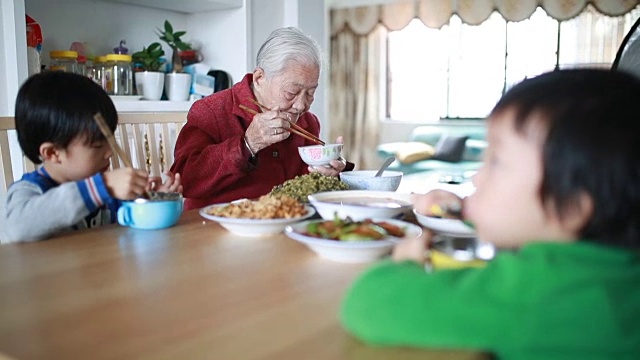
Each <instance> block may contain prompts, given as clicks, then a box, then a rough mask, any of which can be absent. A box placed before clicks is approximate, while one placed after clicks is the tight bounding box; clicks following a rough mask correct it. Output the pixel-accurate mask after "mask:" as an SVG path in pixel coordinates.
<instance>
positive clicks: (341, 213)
mask: <svg viewBox="0 0 640 360" xmlns="http://www.w3.org/2000/svg"><path fill="white" fill-rule="evenodd" d="M309 203H311V205H313V207H315V208H316V211H318V214H320V216H322V218H323V219H325V220H333V219H334V218H335V217H336V216H338V217H340V218H343V219H344V218H346V217H350V218H351V219H352V220H354V221H360V220H364V219H373V218H385V219H390V218H399V217H402V216H404V215H405V214H407V213H410V212H411V209H413V203H412V202H411V195H410V194H400V193H397V192H395V191H372V190H343V191H327V192H320V193H316V194H312V195H309Z"/></svg>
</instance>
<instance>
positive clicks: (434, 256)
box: [430, 250, 487, 269]
mask: <svg viewBox="0 0 640 360" xmlns="http://www.w3.org/2000/svg"><path fill="white" fill-rule="evenodd" d="M430 259H431V264H432V266H433V267H434V268H435V269H463V268H469V267H471V268H479V267H484V266H485V265H486V264H487V262H486V261H484V260H479V259H475V260H469V261H461V260H456V259H454V258H453V257H451V256H449V255H447V254H445V253H443V252H441V251H438V250H431V251H430Z"/></svg>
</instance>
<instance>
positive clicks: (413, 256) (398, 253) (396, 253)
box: [391, 231, 431, 264]
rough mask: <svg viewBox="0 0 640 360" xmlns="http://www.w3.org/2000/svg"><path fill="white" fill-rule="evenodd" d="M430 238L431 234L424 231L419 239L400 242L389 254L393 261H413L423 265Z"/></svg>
mask: <svg viewBox="0 0 640 360" xmlns="http://www.w3.org/2000/svg"><path fill="white" fill-rule="evenodd" d="M430 237H431V234H430V233H429V232H428V231H425V232H423V233H422V235H420V237H417V238H413V239H405V240H402V241H400V242H399V243H398V244H397V245H396V246H395V247H394V248H393V252H392V253H391V257H392V258H393V261H396V262H400V261H404V260H413V261H415V262H417V263H419V264H424V263H425V262H426V261H427V258H426V251H427V244H428V243H429V239H430Z"/></svg>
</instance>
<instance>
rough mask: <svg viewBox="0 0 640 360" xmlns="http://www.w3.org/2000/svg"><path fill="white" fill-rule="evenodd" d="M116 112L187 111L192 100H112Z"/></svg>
mask: <svg viewBox="0 0 640 360" xmlns="http://www.w3.org/2000/svg"><path fill="white" fill-rule="evenodd" d="M113 103H114V104H115V105H116V110H118V112H187V111H189V109H190V108H191V105H193V103H194V101H146V100H139V101H118V100H115V101H114V102H113Z"/></svg>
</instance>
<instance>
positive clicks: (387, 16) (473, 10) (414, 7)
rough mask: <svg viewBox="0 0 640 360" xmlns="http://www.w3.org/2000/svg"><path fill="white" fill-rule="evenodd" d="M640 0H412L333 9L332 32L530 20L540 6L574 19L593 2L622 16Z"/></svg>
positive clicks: (610, 13)
mask: <svg viewBox="0 0 640 360" xmlns="http://www.w3.org/2000/svg"><path fill="white" fill-rule="evenodd" d="M638 3H640V1H638V0H413V1H400V2H395V3H391V4H386V5H375V6H362V7H355V8H346V9H335V10H332V11H331V35H332V36H334V35H336V34H338V33H339V32H340V31H342V30H343V29H344V28H345V27H349V28H350V29H351V30H352V31H353V32H354V33H356V34H358V35H367V34H369V33H370V32H371V31H373V29H374V28H375V27H376V25H378V24H381V25H382V26H384V27H385V28H386V29H387V30H389V31H393V30H400V29H402V28H404V27H405V26H407V24H409V22H410V21H411V20H412V19H414V18H418V19H420V20H422V22H423V23H424V24H425V25H426V26H428V27H431V28H440V27H442V26H444V25H446V24H447V23H448V22H449V18H450V17H451V16H452V15H454V14H456V15H458V16H459V17H460V18H461V19H462V21H463V22H464V23H466V24H469V25H478V24H480V23H482V22H483V21H485V20H486V19H487V18H489V16H490V15H491V14H492V13H493V12H494V11H497V12H499V13H500V14H501V15H502V16H503V17H504V18H505V19H506V20H509V21H522V20H525V19H527V18H528V17H529V16H531V14H533V12H534V11H535V10H536V8H537V7H538V6H540V7H542V8H543V9H544V10H545V11H546V12H547V14H548V15H549V16H551V17H553V18H555V19H557V20H560V21H563V20H568V19H571V18H573V17H575V16H577V15H578V14H580V12H582V10H583V9H584V8H585V7H586V6H587V5H588V4H592V5H593V6H594V7H595V8H596V9H597V10H598V11H599V12H601V13H603V14H605V15H608V16H620V15H623V14H625V13H627V12H629V11H631V10H632V9H633V8H634V7H636V5H638Z"/></svg>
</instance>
